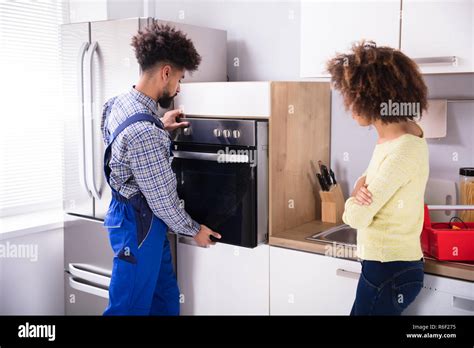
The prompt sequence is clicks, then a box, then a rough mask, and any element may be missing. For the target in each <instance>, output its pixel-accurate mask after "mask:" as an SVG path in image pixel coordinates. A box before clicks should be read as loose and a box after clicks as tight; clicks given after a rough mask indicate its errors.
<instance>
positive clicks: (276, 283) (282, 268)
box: [270, 247, 361, 315]
mask: <svg viewBox="0 0 474 348" xmlns="http://www.w3.org/2000/svg"><path fill="white" fill-rule="evenodd" d="M360 268H361V267H360V263H359V262H357V261H351V260H345V259H340V258H334V257H330V256H325V255H319V254H314V253H307V252H303V251H296V250H290V249H284V248H279V247H270V314H272V315H349V314H350V311H351V308H352V304H353V303H354V299H355V294H356V289H357V282H358V279H359V275H360Z"/></svg>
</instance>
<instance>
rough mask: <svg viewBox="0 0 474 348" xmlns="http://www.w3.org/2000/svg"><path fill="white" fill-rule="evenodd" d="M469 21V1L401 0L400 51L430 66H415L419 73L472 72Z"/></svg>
mask: <svg viewBox="0 0 474 348" xmlns="http://www.w3.org/2000/svg"><path fill="white" fill-rule="evenodd" d="M473 17H474V1H473V0H450V1H440V0H429V1H426V0H403V11H402V29H401V50H402V51H403V52H404V53H405V54H406V55H408V56H409V57H410V58H414V59H419V58H423V60H425V61H426V59H428V61H432V62H433V63H426V62H425V63H422V62H421V61H420V62H419V66H420V68H421V71H422V72H423V73H452V72H473V71H474V43H473V40H474V19H473ZM454 56H455V57H456V58H457V61H458V63H457V65H453V64H452V63H451V62H450V60H449V59H448V58H449V57H454ZM443 60H447V61H446V62H443Z"/></svg>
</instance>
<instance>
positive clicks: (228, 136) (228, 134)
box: [222, 129, 230, 138]
mask: <svg viewBox="0 0 474 348" xmlns="http://www.w3.org/2000/svg"><path fill="white" fill-rule="evenodd" d="M222 134H224V138H230V130H228V129H224V130H223V131H222Z"/></svg>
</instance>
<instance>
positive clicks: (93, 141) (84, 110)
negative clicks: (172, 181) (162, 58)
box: [61, 18, 227, 315]
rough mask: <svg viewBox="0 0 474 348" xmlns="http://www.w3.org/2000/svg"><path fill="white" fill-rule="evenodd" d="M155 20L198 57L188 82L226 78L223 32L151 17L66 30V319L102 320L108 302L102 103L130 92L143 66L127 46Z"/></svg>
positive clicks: (109, 266)
mask: <svg viewBox="0 0 474 348" xmlns="http://www.w3.org/2000/svg"><path fill="white" fill-rule="evenodd" d="M153 21H157V22H160V23H169V24H172V25H174V26H175V27H177V28H178V29H181V30H183V31H184V32H186V33H187V35H188V37H189V38H191V39H192V40H193V42H194V45H195V47H196V49H197V51H198V52H199V53H200V55H201V56H202V63H201V65H200V68H199V70H198V71H196V72H195V73H193V74H192V75H191V76H187V78H186V79H185V82H192V81H194V82H198V81H199V82H209V81H226V80H227V65H226V64H227V63H226V58H227V57H226V52H227V49H226V43H227V34H226V31H223V30H217V29H211V28H203V27H197V26H192V25H186V24H182V23H173V22H167V21H162V20H158V19H153V18H131V19H124V20H114V21H100V22H85V23H75V24H67V25H63V26H62V29H61V35H62V37H61V42H62V47H61V56H62V74H63V86H62V87H63V93H64V94H63V101H64V105H66V108H65V111H64V123H65V134H64V204H63V206H64V212H65V214H64V220H65V222H64V267H65V273H64V279H65V308H66V314H67V315H88V314H91V315H100V314H102V312H103V311H104V309H105V307H106V305H107V302H108V284H109V282H110V275H111V269H112V259H113V253H112V250H111V247H110V245H109V241H108V235H107V231H106V230H105V228H104V227H103V226H102V223H103V218H104V216H105V214H106V212H107V208H108V204H109V202H110V197H111V194H110V189H109V187H108V186H107V183H106V181H105V177H104V175H103V152H104V147H103V141H102V135H101V132H100V123H101V116H102V105H103V104H104V103H105V101H107V100H108V99H109V98H111V97H113V96H115V95H118V94H120V93H123V92H125V91H127V90H128V89H130V88H131V87H132V85H133V84H134V83H135V82H136V81H137V80H138V78H139V76H140V68H139V66H138V63H137V61H136V59H135V55H134V52H133V49H132V47H131V45H130V43H131V38H132V36H133V35H135V34H136V33H137V31H138V30H139V29H141V28H144V27H145V26H147V25H149V24H151V23H153Z"/></svg>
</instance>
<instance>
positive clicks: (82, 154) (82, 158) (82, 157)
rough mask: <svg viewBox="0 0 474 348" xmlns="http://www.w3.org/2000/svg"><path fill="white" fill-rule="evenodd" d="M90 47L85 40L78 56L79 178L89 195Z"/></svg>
mask: <svg viewBox="0 0 474 348" xmlns="http://www.w3.org/2000/svg"><path fill="white" fill-rule="evenodd" d="M88 48H89V42H84V43H83V44H82V45H81V48H80V49H79V55H78V57H77V80H78V92H79V102H80V105H79V107H80V111H79V115H80V116H81V120H80V128H81V129H80V131H81V136H80V139H79V142H80V143H79V180H80V182H81V186H82V188H83V189H84V190H85V191H86V192H87V194H88V195H89V197H91V196H92V194H91V191H90V190H89V187H88V185H87V178H86V149H85V142H86V140H85V118H84V106H85V105H84V104H85V103H84V57H85V54H86V51H87V49H88Z"/></svg>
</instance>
